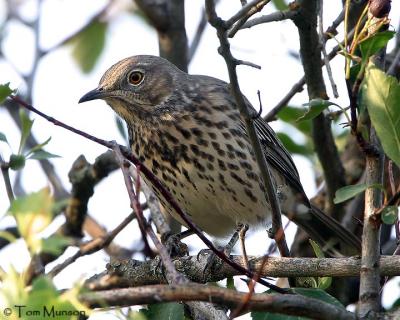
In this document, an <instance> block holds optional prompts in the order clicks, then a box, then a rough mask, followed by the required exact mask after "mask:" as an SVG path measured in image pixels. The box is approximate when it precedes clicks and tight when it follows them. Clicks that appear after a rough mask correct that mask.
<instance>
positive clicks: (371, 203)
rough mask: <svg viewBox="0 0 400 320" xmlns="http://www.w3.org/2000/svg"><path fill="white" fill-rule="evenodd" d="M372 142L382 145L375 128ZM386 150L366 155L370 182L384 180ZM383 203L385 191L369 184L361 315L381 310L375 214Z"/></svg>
mask: <svg viewBox="0 0 400 320" xmlns="http://www.w3.org/2000/svg"><path fill="white" fill-rule="evenodd" d="M371 130H372V132H371V143H373V144H374V145H375V146H376V147H377V146H379V141H378V138H377V137H376V134H375V131H374V130H373V129H371ZM383 159H384V157H383V154H380V155H379V156H375V155H367V158H366V181H365V183H366V184H368V185H372V184H382V181H383ZM381 205H382V191H381V190H379V189H376V188H368V189H367V190H366V191H365V211H364V227H363V235H362V257H361V264H362V267H361V273H360V302H359V315H360V316H361V317H365V316H366V315H368V313H370V312H371V311H375V312H377V311H379V310H380V298H379V296H380V270H379V268H380V265H379V257H380V241H379V236H380V222H379V221H378V220H377V218H378V217H377V215H375V212H376V209H378V208H380V207H381Z"/></svg>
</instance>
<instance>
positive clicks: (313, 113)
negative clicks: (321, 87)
mask: <svg viewBox="0 0 400 320" xmlns="http://www.w3.org/2000/svg"><path fill="white" fill-rule="evenodd" d="M304 105H305V106H306V105H308V106H309V108H308V110H307V111H306V113H304V114H303V115H302V116H301V117H300V118H298V119H297V121H305V120H311V119H314V118H315V117H317V116H318V115H319V114H320V113H321V112H322V111H324V110H325V109H326V108H328V107H329V106H338V105H337V104H336V103H333V102H330V101H328V100H323V99H312V100H311V101H310V102H308V103H305V104H304Z"/></svg>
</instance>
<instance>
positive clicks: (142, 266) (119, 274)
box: [85, 254, 400, 290]
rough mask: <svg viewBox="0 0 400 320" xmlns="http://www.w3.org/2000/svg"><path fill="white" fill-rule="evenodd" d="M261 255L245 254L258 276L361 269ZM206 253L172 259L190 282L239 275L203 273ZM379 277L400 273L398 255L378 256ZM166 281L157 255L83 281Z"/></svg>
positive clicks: (333, 261)
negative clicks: (265, 261)
mask: <svg viewBox="0 0 400 320" xmlns="http://www.w3.org/2000/svg"><path fill="white" fill-rule="evenodd" d="M231 259H232V260H233V261H235V262H236V263H238V264H240V265H242V266H244V262H243V257H242V256H231ZM263 259H264V258H263V257H255V256H249V266H250V269H251V270H253V271H254V272H257V273H258V272H259V273H260V275H261V276H262V277H284V278H286V277H357V276H359V274H360V270H361V259H360V258H358V257H346V258H323V259H319V258H279V257H269V258H267V263H265V264H263ZM207 261H208V255H207V254H200V255H199V256H188V257H180V258H176V259H174V260H173V263H174V265H175V268H176V269H177V270H178V271H179V272H181V273H183V274H185V275H186V276H187V278H188V279H189V280H191V281H194V282H199V283H204V282H217V281H220V280H223V279H226V278H227V277H233V276H240V275H243V273H242V272H239V271H237V270H236V269H234V268H232V267H231V266H229V265H227V264H226V263H224V264H223V265H222V266H221V268H220V269H218V270H213V272H208V273H206V274H204V268H205V266H206V265H207ZM378 263H379V266H380V270H379V272H380V275H381V276H390V277H392V276H398V275H400V256H382V257H381V258H380V259H379V262H378ZM159 283H167V282H166V280H165V276H164V274H163V271H162V268H161V266H160V263H159V258H155V259H152V260H146V261H138V260H133V259H131V260H114V261H112V262H110V263H109V264H108V265H107V271H105V272H103V273H101V274H99V275H96V276H93V277H92V278H90V279H89V280H87V281H86V283H85V287H87V288H89V289H91V290H104V289H111V288H121V287H137V286H143V285H149V284H159Z"/></svg>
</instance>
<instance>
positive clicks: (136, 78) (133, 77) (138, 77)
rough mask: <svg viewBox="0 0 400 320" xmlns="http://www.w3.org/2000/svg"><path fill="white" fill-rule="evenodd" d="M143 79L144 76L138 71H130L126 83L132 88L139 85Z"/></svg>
mask: <svg viewBox="0 0 400 320" xmlns="http://www.w3.org/2000/svg"><path fill="white" fill-rule="evenodd" d="M143 79H144V74H143V73H142V72H140V71H132V72H131V73H130V74H129V76H128V81H129V83H130V84H133V85H134V86H137V85H139V84H140V83H141V82H142V81H143Z"/></svg>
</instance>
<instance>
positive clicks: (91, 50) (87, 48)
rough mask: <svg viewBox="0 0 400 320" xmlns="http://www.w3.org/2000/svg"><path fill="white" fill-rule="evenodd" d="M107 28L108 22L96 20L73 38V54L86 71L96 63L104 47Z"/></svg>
mask: <svg viewBox="0 0 400 320" xmlns="http://www.w3.org/2000/svg"><path fill="white" fill-rule="evenodd" d="M106 30H107V23H105V22H101V21H98V20H95V21H93V22H92V23H91V24H89V25H88V26H87V27H86V28H85V29H84V30H82V31H81V32H80V33H79V34H78V35H77V36H76V37H75V38H74V39H73V40H72V44H73V49H72V56H73V57H74V59H75V61H76V62H77V63H78V65H79V67H80V68H81V70H82V71H83V72H84V73H89V72H90V71H92V70H93V68H94V66H95V65H96V62H97V60H98V59H99V57H100V54H101V52H102V51H103V48H104V44H105V39H106Z"/></svg>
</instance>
